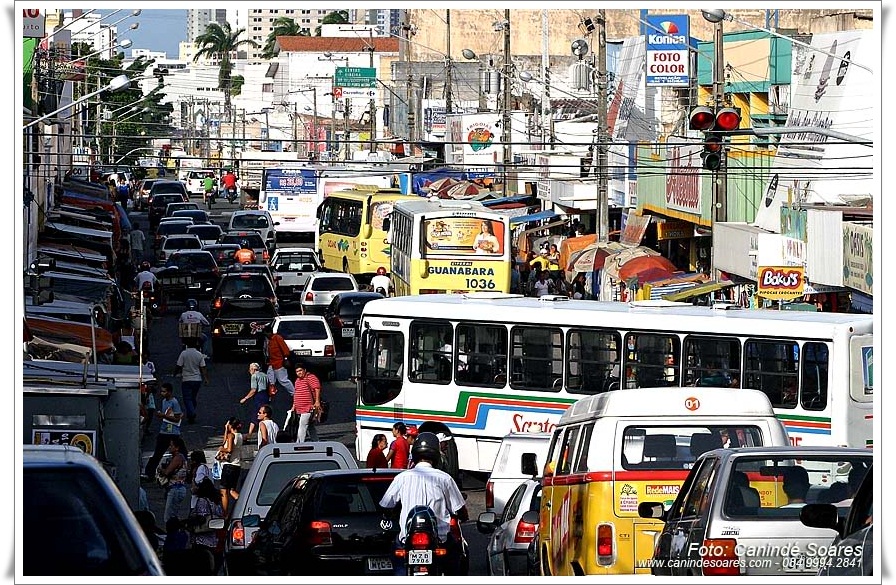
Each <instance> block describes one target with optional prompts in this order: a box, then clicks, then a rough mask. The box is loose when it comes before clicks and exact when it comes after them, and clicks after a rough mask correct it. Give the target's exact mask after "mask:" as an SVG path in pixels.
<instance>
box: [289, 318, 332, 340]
mask: <svg viewBox="0 0 896 585" xmlns="http://www.w3.org/2000/svg"><path fill="white" fill-rule="evenodd" d="M277 333H279V334H280V335H282V336H283V338H284V339H327V337H329V336H328V335H327V327H326V325H324V322H323V321H321V320H318V319H302V320H300V321H280V324H279V325H278V326H277Z"/></svg>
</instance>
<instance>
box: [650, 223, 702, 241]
mask: <svg viewBox="0 0 896 585" xmlns="http://www.w3.org/2000/svg"><path fill="white" fill-rule="evenodd" d="M693 235H694V227H693V224H690V223H688V222H686V221H663V222H660V223H657V224H656V239H657V240H679V239H681V238H690V237H693Z"/></svg>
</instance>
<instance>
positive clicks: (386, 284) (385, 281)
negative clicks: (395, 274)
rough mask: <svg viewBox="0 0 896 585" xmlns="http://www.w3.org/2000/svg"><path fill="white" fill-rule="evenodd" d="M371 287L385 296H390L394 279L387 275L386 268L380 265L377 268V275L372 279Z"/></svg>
mask: <svg viewBox="0 0 896 585" xmlns="http://www.w3.org/2000/svg"><path fill="white" fill-rule="evenodd" d="M370 288H371V289H372V290H373V291H374V292H378V293H380V294H381V295H383V296H384V297H388V296H389V292H390V291H391V289H392V281H391V280H389V277H388V276H386V269H385V268H383V267H382V266H380V267H379V268H377V269H376V276H374V277H373V278H371V279H370Z"/></svg>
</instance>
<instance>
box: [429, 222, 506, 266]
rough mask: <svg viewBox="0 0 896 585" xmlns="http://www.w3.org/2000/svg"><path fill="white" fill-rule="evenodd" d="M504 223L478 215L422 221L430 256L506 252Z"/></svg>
mask: <svg viewBox="0 0 896 585" xmlns="http://www.w3.org/2000/svg"><path fill="white" fill-rule="evenodd" d="M504 231H505V228H504V225H503V224H502V223H501V222H500V221H492V220H489V219H479V218H476V217H440V218H438V219H427V220H424V221H423V234H424V235H423V240H424V246H425V248H426V255H427V256H434V255H442V254H446V255H452V256H453V255H457V254H475V255H482V254H485V255H489V256H499V257H500V256H501V254H503V253H504Z"/></svg>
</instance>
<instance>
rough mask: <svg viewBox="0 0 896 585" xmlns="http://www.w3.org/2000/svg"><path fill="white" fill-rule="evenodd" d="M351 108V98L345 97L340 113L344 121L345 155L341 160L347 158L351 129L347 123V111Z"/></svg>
mask: <svg viewBox="0 0 896 585" xmlns="http://www.w3.org/2000/svg"><path fill="white" fill-rule="evenodd" d="M351 109H352V100H351V99H350V98H345V108H344V110H343V113H342V118H343V121H344V122H345V151H344V152H345V155H344V156H343V157H342V160H349V158H350V157H349V148H350V147H351V144H350V139H351V136H352V134H351V129H350V128H349V125H348V118H349V113H350V112H351Z"/></svg>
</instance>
